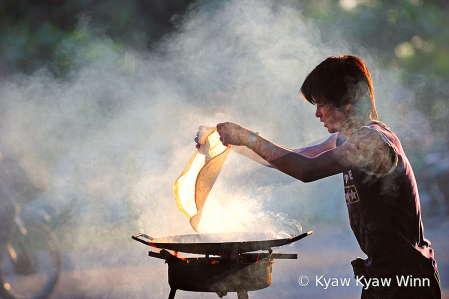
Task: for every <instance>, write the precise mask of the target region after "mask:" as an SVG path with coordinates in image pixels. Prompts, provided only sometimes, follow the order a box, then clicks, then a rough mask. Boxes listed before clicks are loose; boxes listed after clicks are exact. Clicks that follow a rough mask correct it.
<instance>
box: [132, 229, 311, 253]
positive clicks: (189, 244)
mask: <svg viewBox="0 0 449 299" xmlns="http://www.w3.org/2000/svg"><path fill="white" fill-rule="evenodd" d="M310 234H312V231H310V232H307V233H303V234H300V235H296V236H293V237H288V238H277V239H276V238H274V236H273V235H272V234H265V233H232V234H218V233H217V234H192V235H182V236H172V237H163V238H152V237H150V236H147V235H145V234H136V235H134V236H133V237H132V238H133V239H134V240H137V241H139V242H142V243H144V244H146V245H149V246H152V247H156V248H159V249H168V250H173V251H178V252H185V253H194V254H209V255H235V254H240V253H244V252H251V251H258V250H270V249H271V248H272V247H278V246H283V245H286V244H290V243H293V242H296V241H298V240H300V239H302V238H304V237H307V236H308V235H310Z"/></svg>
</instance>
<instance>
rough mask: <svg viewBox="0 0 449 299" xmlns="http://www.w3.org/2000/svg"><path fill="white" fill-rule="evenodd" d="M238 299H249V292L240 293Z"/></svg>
mask: <svg viewBox="0 0 449 299" xmlns="http://www.w3.org/2000/svg"><path fill="white" fill-rule="evenodd" d="M237 299H248V292H247V291H238V292H237Z"/></svg>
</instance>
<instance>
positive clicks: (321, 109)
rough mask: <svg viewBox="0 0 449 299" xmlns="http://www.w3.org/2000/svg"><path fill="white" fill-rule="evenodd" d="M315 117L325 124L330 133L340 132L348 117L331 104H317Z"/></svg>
mask: <svg viewBox="0 0 449 299" xmlns="http://www.w3.org/2000/svg"><path fill="white" fill-rule="evenodd" d="M315 116H316V117H318V118H319V119H320V121H321V122H322V123H324V127H326V128H327V131H328V132H329V133H331V134H332V133H336V132H339V131H340V129H341V128H342V126H343V124H344V123H345V122H346V120H347V117H346V115H345V113H344V112H342V111H341V110H340V109H338V108H336V107H335V106H334V105H332V104H329V103H317V105H316V112H315Z"/></svg>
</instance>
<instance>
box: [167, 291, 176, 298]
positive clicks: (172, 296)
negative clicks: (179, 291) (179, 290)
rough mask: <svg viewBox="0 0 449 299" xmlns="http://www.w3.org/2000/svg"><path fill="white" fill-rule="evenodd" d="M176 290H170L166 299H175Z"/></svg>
mask: <svg viewBox="0 0 449 299" xmlns="http://www.w3.org/2000/svg"><path fill="white" fill-rule="evenodd" d="M175 294H176V289H170V295H168V299H175Z"/></svg>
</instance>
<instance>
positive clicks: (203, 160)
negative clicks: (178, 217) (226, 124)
mask: <svg viewBox="0 0 449 299" xmlns="http://www.w3.org/2000/svg"><path fill="white" fill-rule="evenodd" d="M198 141H199V143H200V148H199V150H197V151H196V152H195V154H194V155H193V156H192V158H191V159H190V161H189V162H188V163H187V165H186V167H185V168H184V170H183V171H182V173H181V175H180V177H179V178H178V179H177V180H176V181H175V183H174V184H173V190H174V193H175V200H176V205H177V206H178V208H179V210H180V211H181V212H182V213H183V214H184V215H185V216H186V217H187V218H188V219H190V224H191V225H192V227H193V229H195V231H198V227H199V224H200V220H201V214H202V211H203V207H204V205H205V203H206V200H207V197H208V195H209V193H210V191H211V190H212V187H213V185H214V183H215V181H216V180H217V177H218V175H219V173H220V171H221V168H222V167H223V164H224V162H225V160H226V157H227V156H228V153H229V150H230V148H231V147H230V146H227V147H226V146H224V145H223V144H222V143H221V141H220V136H219V135H218V132H217V128H208V127H204V126H202V127H200V128H199V135H198Z"/></svg>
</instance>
